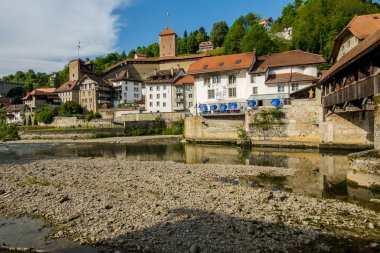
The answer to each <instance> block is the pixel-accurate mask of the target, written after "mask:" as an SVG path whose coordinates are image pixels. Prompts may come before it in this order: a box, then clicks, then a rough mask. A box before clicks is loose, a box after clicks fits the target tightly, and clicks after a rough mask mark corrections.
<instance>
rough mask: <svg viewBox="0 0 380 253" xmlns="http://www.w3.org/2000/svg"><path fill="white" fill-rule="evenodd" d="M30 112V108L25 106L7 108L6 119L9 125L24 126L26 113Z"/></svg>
mask: <svg viewBox="0 0 380 253" xmlns="http://www.w3.org/2000/svg"><path fill="white" fill-rule="evenodd" d="M27 111H28V106H27V105H25V104H18V105H10V106H8V107H7V108H5V112H6V115H5V118H6V122H7V124H22V121H23V118H24V116H25V112H27Z"/></svg>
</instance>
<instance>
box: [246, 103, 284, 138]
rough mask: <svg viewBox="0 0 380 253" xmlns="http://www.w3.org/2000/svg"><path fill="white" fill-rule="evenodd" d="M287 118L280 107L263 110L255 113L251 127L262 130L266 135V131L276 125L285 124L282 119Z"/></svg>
mask: <svg viewBox="0 0 380 253" xmlns="http://www.w3.org/2000/svg"><path fill="white" fill-rule="evenodd" d="M284 118H285V113H284V112H283V111H281V110H280V109H278V108H273V109H269V110H268V111H267V110H262V111H260V112H259V113H257V114H256V115H254V117H253V120H252V122H251V123H250V124H249V125H250V126H251V127H253V128H256V129H258V130H260V131H262V133H263V135H264V137H265V132H267V131H268V130H270V129H271V128H272V127H274V126H276V125H277V126H278V125H283V124H284V122H283V121H282V120H283V119H284Z"/></svg>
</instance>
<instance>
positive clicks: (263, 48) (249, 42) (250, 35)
mask: <svg viewBox="0 0 380 253" xmlns="http://www.w3.org/2000/svg"><path fill="white" fill-rule="evenodd" d="M241 48H242V50H243V52H252V51H253V50H254V49H256V53H257V55H265V54H270V53H273V52H275V51H276V48H275V44H274V43H273V41H272V40H271V39H270V37H269V35H268V33H267V32H266V30H265V29H264V27H263V26H261V25H258V24H253V25H252V26H251V28H250V29H249V30H248V32H247V33H246V34H245V36H244V37H243V39H242V46H241Z"/></svg>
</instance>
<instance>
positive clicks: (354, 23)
mask: <svg viewBox="0 0 380 253" xmlns="http://www.w3.org/2000/svg"><path fill="white" fill-rule="evenodd" d="M378 29H380V13H377V14H370V15H363V16H355V17H354V18H353V19H352V20H351V21H350V23H348V25H347V26H346V27H345V28H344V29H343V30H342V32H341V33H340V34H339V35H338V36H336V38H335V41H334V46H333V49H332V51H331V58H332V59H333V60H335V59H336V57H337V56H338V53H339V49H340V46H341V44H342V41H343V39H344V37H345V36H346V35H347V34H349V33H351V34H352V35H354V36H355V37H357V38H358V39H360V40H363V39H365V38H367V37H368V36H370V35H371V34H373V33H374V32H376V31H377V30H378Z"/></svg>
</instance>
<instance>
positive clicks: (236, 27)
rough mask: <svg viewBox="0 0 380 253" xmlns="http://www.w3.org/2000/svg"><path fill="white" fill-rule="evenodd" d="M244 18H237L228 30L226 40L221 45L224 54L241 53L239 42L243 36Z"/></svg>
mask: <svg viewBox="0 0 380 253" xmlns="http://www.w3.org/2000/svg"><path fill="white" fill-rule="evenodd" d="M243 25H244V17H243V16H242V17H240V18H238V19H237V20H236V21H235V22H234V23H233V24H232V26H231V28H230V29H229V30H228V33H227V36H226V39H225V41H224V44H223V48H224V52H225V53H226V54H234V53H239V52H241V45H242V43H241V41H242V39H243V37H244V35H245V30H244V26H243Z"/></svg>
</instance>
